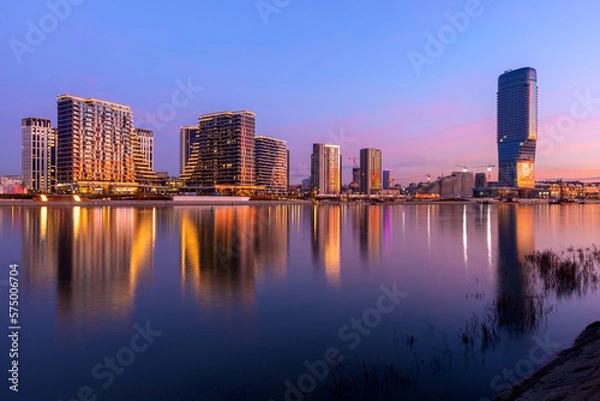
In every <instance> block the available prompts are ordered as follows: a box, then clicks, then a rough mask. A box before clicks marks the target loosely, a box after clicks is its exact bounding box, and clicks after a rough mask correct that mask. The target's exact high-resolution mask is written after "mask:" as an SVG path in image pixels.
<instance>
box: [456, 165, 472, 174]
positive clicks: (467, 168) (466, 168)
mask: <svg viewBox="0 0 600 401" xmlns="http://www.w3.org/2000/svg"><path fill="white" fill-rule="evenodd" d="M455 166H456V167H460V168H462V169H463V173H466V172H467V171H469V167H468V166H462V165H460V164H455Z"/></svg>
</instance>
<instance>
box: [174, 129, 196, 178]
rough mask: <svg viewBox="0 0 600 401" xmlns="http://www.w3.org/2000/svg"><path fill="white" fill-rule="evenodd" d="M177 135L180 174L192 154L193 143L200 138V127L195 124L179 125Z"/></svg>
mask: <svg viewBox="0 0 600 401" xmlns="http://www.w3.org/2000/svg"><path fill="white" fill-rule="evenodd" d="M179 135H180V138H179V174H180V175H181V174H183V171H184V170H185V166H186V165H187V163H188V161H189V160H190V157H191V156H192V148H193V147H194V144H196V143H198V141H199V140H200V128H199V127H198V126H197V125H189V126H185V127H180V129H179Z"/></svg>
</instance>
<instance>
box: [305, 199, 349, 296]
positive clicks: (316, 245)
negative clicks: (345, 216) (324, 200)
mask: <svg viewBox="0 0 600 401" xmlns="http://www.w3.org/2000/svg"><path fill="white" fill-rule="evenodd" d="M341 208H342V207H341V206H338V205H321V206H317V205H314V206H313V207H312V214H311V228H312V230H311V231H312V247H311V249H312V257H313V265H314V268H315V270H316V271H321V269H323V268H324V269H325V277H326V279H327V282H328V284H329V285H330V286H333V287H339V286H340V285H341V280H340V275H341V272H340V269H341V257H342V218H341V212H342V210H341Z"/></svg>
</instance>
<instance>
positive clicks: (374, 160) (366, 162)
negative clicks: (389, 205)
mask: <svg viewBox="0 0 600 401" xmlns="http://www.w3.org/2000/svg"><path fill="white" fill-rule="evenodd" d="M380 190H381V150H379V149H372V148H365V149H361V150H360V192H362V193H363V194H367V195H371V194H376V193H378V192H379V191H380Z"/></svg>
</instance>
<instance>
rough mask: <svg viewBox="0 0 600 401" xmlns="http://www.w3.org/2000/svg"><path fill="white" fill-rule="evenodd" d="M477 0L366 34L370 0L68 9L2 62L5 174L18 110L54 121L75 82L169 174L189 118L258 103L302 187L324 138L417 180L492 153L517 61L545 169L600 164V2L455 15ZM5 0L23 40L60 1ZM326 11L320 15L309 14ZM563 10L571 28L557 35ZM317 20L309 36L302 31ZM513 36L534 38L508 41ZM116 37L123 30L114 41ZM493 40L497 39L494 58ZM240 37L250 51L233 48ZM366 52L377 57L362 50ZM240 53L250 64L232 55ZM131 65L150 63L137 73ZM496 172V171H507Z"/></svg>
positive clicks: (403, 12)
mask: <svg viewBox="0 0 600 401" xmlns="http://www.w3.org/2000/svg"><path fill="white" fill-rule="evenodd" d="M467 3H468V2H463V1H448V2H443V3H442V2H437V3H436V4H433V5H428V6H424V5H415V6H414V7H411V8H410V10H409V9H407V8H406V7H404V6H403V5H401V4H394V5H387V6H386V7H385V9H383V8H382V9H377V8H376V9H375V10H373V12H372V15H368V16H363V23H362V24H363V25H365V26H366V27H367V28H368V29H366V31H369V33H368V34H365V33H364V31H365V29H361V30H357V29H355V28H354V25H352V24H347V23H346V22H345V21H349V20H353V18H359V17H360V16H361V15H363V14H364V13H363V12H362V11H363V7H364V5H363V4H362V3H359V2H352V1H351V2H348V3H347V4H344V5H340V6H339V7H336V6H323V5H322V4H320V3H311V2H310V1H308V2H304V3H302V4H301V3H297V2H294V3H293V4H291V5H290V6H288V7H285V8H283V9H281V10H280V13H277V14H271V15H270V16H269V17H268V23H267V24H265V22H264V21H263V18H262V17H261V15H260V13H258V12H257V10H256V7H255V4H254V3H253V2H249V3H247V4H245V3H242V2H240V3H239V7H226V6H225V5H222V4H209V5H198V4H194V3H193V2H183V3H182V4H181V7H180V8H173V9H165V8H164V7H158V6H151V7H146V6H143V7H142V6H141V4H142V3H136V2H132V3H128V4H127V5H120V7H122V8H123V10H122V11H123V13H124V14H123V15H124V16H126V15H132V16H133V15H135V16H136V18H143V19H145V20H147V21H155V20H156V21H158V18H159V16H160V21H161V23H163V22H164V24H166V25H165V26H166V27H167V29H164V30H162V29H161V30H157V32H144V33H142V32H135V31H134V30H133V28H132V26H131V24H129V23H126V20H127V21H128V18H125V17H124V18H123V21H121V20H119V19H115V16H114V13H113V10H114V7H112V5H113V4H116V3H111V2H110V1H108V2H103V3H102V4H94V3H89V2H84V3H83V4H81V5H77V6H72V10H71V13H70V15H69V16H68V18H66V19H65V20H64V21H62V20H61V21H60V24H59V26H58V28H57V29H56V30H55V31H52V32H49V33H47V34H44V40H43V41H41V43H40V44H39V45H35V46H32V49H33V51H27V52H24V53H22V54H20V56H21V57H20V59H21V60H20V61H21V62H19V60H18V58H17V57H16V56H15V51H14V48H12V47H11V46H10V45H8V46H5V47H4V52H5V54H4V57H5V60H7V63H4V64H3V65H2V66H0V73H2V74H3V76H5V78H6V82H7V84H6V87H5V91H4V93H5V102H6V105H7V107H4V108H2V110H1V111H0V129H2V132H5V133H7V134H6V143H5V146H4V147H3V149H4V150H3V153H2V157H1V158H0V160H1V161H0V173H1V174H18V173H19V172H20V171H19V170H20V160H19V153H20V152H18V149H19V148H20V140H19V138H18V135H17V134H16V130H17V129H18V128H16V127H18V124H19V122H20V120H21V119H22V118H25V117H28V116H36V117H40V118H50V119H52V120H53V116H54V113H53V112H52V102H51V101H50V102H48V101H46V100H45V99H52V98H54V97H55V96H56V95H57V94H59V93H64V92H68V93H81V94H89V95H93V96H95V97H98V98H104V99H110V100H111V101H115V102H118V103H122V104H130V105H131V107H132V111H133V113H134V115H135V116H138V117H136V119H135V125H136V126H139V127H145V128H149V129H153V130H154V132H155V135H156V137H155V141H156V149H157V152H156V160H155V165H156V170H157V171H164V170H167V171H169V173H170V174H171V175H176V174H177V172H178V171H179V157H178V156H177V155H178V152H179V141H178V140H177V137H178V135H179V128H180V127H181V126H187V125H193V124H194V123H195V122H196V120H197V117H198V115H200V114H202V113H206V112H211V111H214V110H231V109H234V110H236V109H249V110H253V111H255V112H256V113H257V115H258V116H259V118H258V124H257V130H256V133H257V135H264V136H269V137H275V138H280V139H282V140H285V141H286V142H287V143H288V148H289V149H291V150H292V152H291V160H290V179H291V183H299V182H300V181H301V180H302V178H306V177H307V176H308V175H309V174H310V166H309V163H310V162H309V159H310V151H311V144H312V143H337V144H338V145H340V147H341V153H342V155H344V156H346V155H358V153H359V150H360V149H361V148H364V147H375V148H378V149H382V150H384V152H385V153H386V157H385V162H384V166H383V168H385V169H391V170H393V171H394V177H395V178H396V182H398V183H401V184H402V185H407V184H408V183H410V182H412V181H415V182H418V181H422V180H423V178H422V177H424V174H431V175H433V176H438V175H440V174H441V173H445V174H448V173H450V172H452V171H453V169H454V168H453V166H454V165H455V164H464V165H471V166H472V165H485V164H488V163H493V162H495V161H496V160H497V155H496V154H497V148H496V146H495V138H494V137H495V135H494V133H495V102H496V99H495V96H494V95H493V94H494V92H495V90H496V78H497V77H498V75H500V74H501V73H502V71H504V70H507V69H510V68H519V67H523V66H534V67H535V68H536V69H537V70H538V71H539V72H540V74H542V76H543V85H542V89H541V92H540V104H539V106H540V107H539V109H540V113H539V114H540V122H539V126H540V130H539V139H538V156H537V161H536V179H537V180H540V181H541V180H546V179H552V178H565V179H578V178H580V179H581V178H584V179H585V178H589V179H593V178H594V177H598V176H600V168H598V167H599V166H597V164H596V162H595V154H597V152H598V150H600V149H599V148H600V144H597V143H596V141H595V137H596V135H597V132H598V130H599V129H600V107H599V106H598V104H599V103H600V100H597V99H598V98H600V87H598V85H597V84H596V83H595V82H594V80H593V79H592V77H593V76H594V73H595V66H596V65H598V61H600V60H599V57H600V56H598V55H597V54H594V53H590V52H589V46H587V45H586V41H585V40H582V39H581V38H589V37H592V36H593V32H597V31H598V27H597V26H596V24H595V21H594V20H593V17H592V16H593V15H595V14H596V13H594V10H599V7H600V6H599V5H598V3H597V2H592V1H584V2H581V3H578V4H576V5H562V4H551V5H548V4H546V3H542V2H531V3H528V4H518V5H508V4H504V3H498V2H494V3H490V2H481V3H479V8H478V9H477V11H476V12H474V13H472V15H471V16H470V17H469V20H468V21H467V23H464V21H462V22H460V21H459V22H456V21H457V20H456V18H454V17H455V16H457V15H464V14H460V13H465V12H466V11H465V10H466V5H467ZM36 4H37V5H36ZM4 7H5V8H6V9H3V10H2V11H3V12H4V15H6V20H7V21H6V24H4V25H3V26H2V28H0V33H1V35H0V37H1V38H2V39H4V40H5V43H10V42H11V40H13V39H14V40H17V41H21V42H22V43H26V44H27V32H28V25H27V23H26V22H27V21H28V20H31V21H32V24H34V25H35V24H37V22H38V21H39V20H40V18H41V17H43V16H44V15H46V14H48V13H51V12H52V11H51V10H50V9H49V8H47V7H46V6H45V3H44V2H35V3H34V5H22V4H10V5H8V4H7V5H4ZM315 7H316V8H317V9H319V10H320V11H321V13H322V16H321V17H319V18H316V17H314V16H313V14H312V11H314V9H315ZM182 10H185V12H183V11H182ZM134 11H135V14H134ZM196 11H197V12H199V13H202V15H205V16H206V17H207V19H210V20H211V21H210V23H209V24H205V25H203V26H202V27H200V28H199V29H200V32H198V31H197V29H196V28H194V32H193V35H192V26H193V24H191V23H190V24H188V23H187V22H186V21H188V19H189V22H191V19H192V15H193V14H194V13H195V12H196ZM556 15H560V16H561V20H560V26H561V27H562V28H565V29H561V32H562V34H561V36H560V37H559V38H554V39H552V40H550V39H549V38H551V37H553V36H552V33H553V32H555V29H556V27H555V26H554V25H553V23H554V22H552V23H550V22H551V21H555V18H553V16H556ZM224 18H227V19H230V20H231V21H230V23H231V24H232V25H233V29H232V31H231V32H228V33H222V34H221V35H222V36H217V37H215V38H214V39H212V40H209V41H203V49H204V50H205V51H203V52H200V53H201V54H196V53H199V52H195V51H194V49H195V46H196V45H195V42H194V41H190V40H189V39H186V38H187V37H197V36H198V35H199V34H200V35H204V34H206V35H208V34H209V33H210V32H212V31H213V29H214V28H215V27H216V26H218V25H219V24H220V23H222V22H223V19H224ZM453 18H454V19H453ZM451 21H454V25H452V23H451ZM107 22H109V24H107ZM507 22H509V23H507ZM461 23H464V24H463V25H465V26H463V27H462V28H464V29H462V28H461V29H458V28H455V29H454V33H455V35H454V36H453V39H452V40H444V41H443V42H440V41H439V40H438V39H437V38H438V37H439V36H438V34H439V32H444V29H445V31H448V29H447V27H451V28H452V27H454V26H458V27H459V28H460V27H461V26H460V24H461ZM456 24H459V25H456ZM109 25H110V26H111V31H110V32H109V31H107V28H106V27H107V26H109ZM161 26H162V25H161ZM169 26H176V27H177V30H169V29H168V27H169ZM309 26H310V27H311V29H310V30H308V31H310V32H308V33H307V34H306V35H301V37H300V36H298V35H295V32H298V30H301V29H302V30H305V31H306V28H307V27H309ZM566 27H568V29H567V28H566ZM105 34H107V35H105ZM86 35H92V36H93V37H96V38H98V39H97V41H96V42H94V45H93V46H90V45H89V42H88V41H83V40H81V39H79V38H80V37H85V36H86ZM507 35H509V37H521V38H523V39H524V40H522V41H519V43H516V42H511V43H510V45H508V44H507V42H506V37H507ZM590 35H592V36H590ZM111 38H112V39H117V38H119V39H120V38H125V40H123V41H118V44H117V45H116V46H115V40H112V39H111ZM431 38H433V39H431ZM521 42H522V43H521ZM13 43H14V42H13ZM224 43H225V44H229V47H223V44H224ZM436 43H437V45H436ZM531 43H534V44H535V45H534V46H533V47H532V46H531ZM28 46H29V45H28ZM436 46H437V48H436ZM332 48H335V49H337V50H336V52H331V51H330V50H331V49H332ZM490 48H493V49H494V51H493V52H491V54H488V53H489V51H488V50H489V49H490ZM131 49H135V50H134V51H133V52H132V51H131ZM238 49H243V51H242V52H241V53H239V52H238V53H239V54H236V51H237V50H238ZM286 49H289V50H286ZM232 50H233V51H232ZM288 51H289V52H293V54H296V55H297V57H298V59H299V60H305V59H306V60H309V61H310V62H309V63H304V62H302V63H297V64H299V65H295V64H293V63H290V62H288V61H286V60H287V59H286V58H285V57H282V56H283V55H285V54H287V53H286V52H288ZM106 52H109V53H110V54H113V53H114V54H116V57H114V58H113V62H112V64H108V63H107V59H106V58H105V57H103V54H105V53H106ZM282 52H283V53H282ZM411 52H412V53H411ZM360 53H362V54H366V55H367V57H360V58H358V59H357V58H356V54H360ZM226 54H227V55H228V56H227V57H226V56H225V55H226ZM248 54H253V55H254V56H255V57H252V58H248V57H247V55H248ZM415 54H419V55H421V56H423V57H424V58H421V59H420V60H425V61H423V63H422V64H419V63H416V64H415V62H414V60H415V58H414V57H413V59H412V60H413V62H411V58H410V57H409V56H410V55H412V56H414V55H415ZM482 54H485V55H486V56H485V57H481V55H482ZM119 55H121V56H122V58H120V57H119ZM67 56H68V57H67ZM49 57H51V58H52V60H55V63H53V66H55V68H56V71H55V72H52V73H47V72H48V69H47V68H44V69H42V68H40V65H42V64H43V63H44V60H47V59H50V58H49ZM114 60H116V62H114ZM242 60H244V63H243V65H244V68H242V69H234V68H233V67H232V66H233V65H237V64H239V63H240V62H241V61H242ZM311 60H312V61H311ZM348 60H353V62H352V63H350V64H349V63H348ZM465 60H469V62H468V63H465ZM129 61H131V62H135V63H136V65H145V66H148V68H137V69H135V71H134V70H133V69H132V68H131V64H128V63H129ZM265 65H268V66H269V67H268V68H265V67H264V66H265ZM364 99H369V102H365V101H364ZM8 102H10V103H8ZM9 104H10V107H8V105H9ZM152 115H154V116H155V117H156V116H159V115H161V116H162V117H164V118H158V119H157V118H154V119H153V118H152V117H151V116H152ZM53 123H54V124H56V122H55V121H54V120H53ZM467 143H468V144H470V146H465V144H467ZM473 149H476V150H477V152H472V150H473ZM342 164H343V179H342V182H343V183H347V182H350V174H351V165H350V164H349V162H348V161H347V160H346V158H344V160H343V163H342ZM493 175H494V177H493V180H495V179H496V171H494V172H493Z"/></svg>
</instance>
